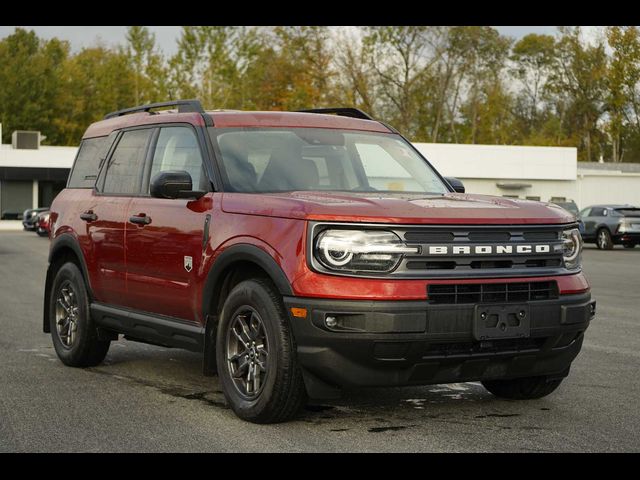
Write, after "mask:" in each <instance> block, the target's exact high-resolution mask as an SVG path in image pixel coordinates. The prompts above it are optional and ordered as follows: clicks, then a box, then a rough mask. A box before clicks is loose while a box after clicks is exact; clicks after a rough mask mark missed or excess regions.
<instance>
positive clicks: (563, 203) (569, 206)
mask: <svg viewBox="0 0 640 480" xmlns="http://www.w3.org/2000/svg"><path fill="white" fill-rule="evenodd" d="M551 203H553V204H555V205H558V206H559V207H562V208H564V209H565V210H566V211H567V212H569V213H571V214H573V215H574V216H575V218H576V221H577V222H578V229H579V230H580V233H581V234H584V222H583V221H582V217H581V216H580V209H579V208H578V205H577V204H576V202H574V201H573V200H554V199H551Z"/></svg>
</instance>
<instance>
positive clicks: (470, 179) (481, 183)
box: [414, 143, 640, 208]
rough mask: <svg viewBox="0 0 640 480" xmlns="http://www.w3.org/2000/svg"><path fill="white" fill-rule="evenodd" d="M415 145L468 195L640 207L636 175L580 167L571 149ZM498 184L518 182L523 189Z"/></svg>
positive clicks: (637, 176)
mask: <svg viewBox="0 0 640 480" xmlns="http://www.w3.org/2000/svg"><path fill="white" fill-rule="evenodd" d="M414 145H415V147H416V148H417V149H418V150H419V151H420V152H421V153H422V154H423V155H424V156H425V157H426V158H427V159H428V160H429V161H430V162H431V163H432V164H433V166H434V167H436V169H437V170H438V171H439V172H440V173H441V174H442V175H444V176H451V177H457V178H459V179H460V180H462V181H463V183H464V185H465V188H466V190H467V192H469V193H480V194H484V195H499V196H517V197H519V198H523V199H524V198H527V197H533V198H534V199H535V198H536V197H539V198H540V200H541V201H549V200H551V198H552V197H564V198H565V199H567V200H574V201H575V202H576V204H577V205H578V207H579V208H585V207H588V206H590V205H594V204H602V203H605V204H606V203H622V204H624V203H628V204H631V205H638V206H640V173H638V172H628V171H622V170H619V171H618V170H593V169H591V170H589V169H588V165H585V167H583V168H581V167H580V164H579V163H578V158H577V150H576V149H575V148H567V147H525V146H504V145H459V144H437V143H415V144H414ZM592 168H593V167H592ZM498 184H503V185H504V184H507V185H509V184H511V185H514V184H520V186H521V187H522V188H518V189H510V188H501V187H499V186H498Z"/></svg>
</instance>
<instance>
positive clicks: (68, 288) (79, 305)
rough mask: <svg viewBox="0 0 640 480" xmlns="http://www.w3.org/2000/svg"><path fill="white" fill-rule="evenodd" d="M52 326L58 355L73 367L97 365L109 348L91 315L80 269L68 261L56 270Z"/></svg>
mask: <svg viewBox="0 0 640 480" xmlns="http://www.w3.org/2000/svg"><path fill="white" fill-rule="evenodd" d="M49 327H50V331H51V337H52V339H53V347H54V348H55V350H56V353H57V354H58V357H59V358H60V360H61V361H62V363H64V364H65V365H68V366H70V367H93V366H95V365H98V364H99V363H100V362H102V360H104V357H105V356H106V355H107V351H108V350H109V345H110V343H111V342H110V341H109V340H99V339H98V332H97V329H96V327H95V325H94V323H93V321H92V319H91V315H90V314H89V295H88V294H87V288H86V286H85V283H84V278H83V276H82V273H81V272H80V269H79V268H78V267H77V266H76V264H74V263H71V262H69V263H65V264H64V265H62V266H61V267H60V269H59V270H58V271H57V273H56V276H55V278H54V279H53V283H52V286H51V292H50V295H49Z"/></svg>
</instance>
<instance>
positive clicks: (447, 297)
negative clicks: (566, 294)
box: [427, 282, 558, 304]
mask: <svg viewBox="0 0 640 480" xmlns="http://www.w3.org/2000/svg"><path fill="white" fill-rule="evenodd" d="M427 297H428V300H429V303H432V304H460V303H518V302H532V301H540V300H552V299H556V298H558V285H557V283H556V282H522V283H475V284H469V283H463V284H448V285H429V287H428V288H427Z"/></svg>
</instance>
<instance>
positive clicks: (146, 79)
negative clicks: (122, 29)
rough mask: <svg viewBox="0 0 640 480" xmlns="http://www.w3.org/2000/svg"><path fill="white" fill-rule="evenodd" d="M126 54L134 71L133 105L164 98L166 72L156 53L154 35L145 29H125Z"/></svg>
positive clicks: (134, 27) (166, 91)
mask: <svg viewBox="0 0 640 480" xmlns="http://www.w3.org/2000/svg"><path fill="white" fill-rule="evenodd" d="M126 41H127V44H126V54H127V57H128V59H129V62H130V64H131V67H132V69H133V71H134V78H135V86H134V98H135V104H136V105H141V104H144V103H150V102H157V101H160V100H162V99H164V98H166V96H167V93H168V88H167V70H166V68H165V65H164V59H163V57H162V55H161V54H159V53H158V52H157V49H156V42H155V35H154V34H152V33H150V32H149V29H148V28H147V27H140V26H131V27H128V28H127V34H126Z"/></svg>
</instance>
